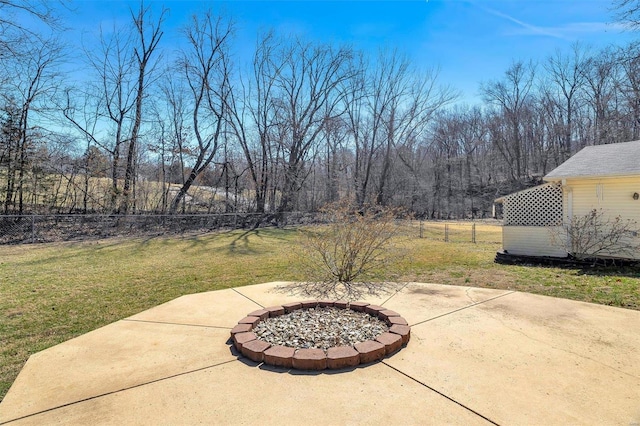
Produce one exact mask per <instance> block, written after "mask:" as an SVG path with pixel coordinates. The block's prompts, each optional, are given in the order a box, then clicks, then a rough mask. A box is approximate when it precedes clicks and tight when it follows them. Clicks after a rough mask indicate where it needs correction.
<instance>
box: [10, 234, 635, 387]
mask: <svg viewBox="0 0 640 426" xmlns="http://www.w3.org/2000/svg"><path fill="white" fill-rule="evenodd" d="M477 233H478V238H477V241H479V242H478V243H476V244H473V243H471V242H455V243H445V242H444V241H437V240H433V239H427V238H422V239H420V238H417V235H418V234H415V236H414V237H411V238H409V239H407V240H404V241H403V242H402V244H404V245H405V246H406V247H407V249H408V253H407V256H405V257H404V259H403V260H402V261H401V262H400V264H399V265H398V273H397V274H394V275H393V276H389V275H387V274H385V273H384V272H382V271H381V272H380V274H379V276H378V278H379V279H380V280H398V281H421V282H433V283H440V284H452V285H463V286H475V287H486V288H498V289H511V290H518V291H526V292H530V293H537V294H545V295H549V296H555V297H564V298H569V299H575V300H582V301H587V302H594V303H601V304H606V305H613V306H620V307H625V308H630V309H638V310H640V271H632V270H613V271H612V270H608V271H602V270H586V271H585V270H580V269H562V268H549V267H538V266H510V265H499V264H495V263H494V262H493V259H494V256H495V253H496V251H497V250H498V249H500V243H499V242H498V241H500V228H499V227H491V226H487V225H485V226H479V227H478V229H477ZM296 241H297V232H296V231H295V230H290V229H289V230H282V229H260V230H256V231H251V232H244V231H232V232H221V233H214V234H207V235H200V236H190V237H171V238H169V237H166V238H164V237H162V238H150V239H144V238H140V239H109V240H101V241H90V242H82V243H52V244H39V245H22V246H0V398H2V397H4V395H5V394H6V392H7V391H8V389H9V387H10V386H11V383H12V382H13V380H14V379H15V378H16V376H17V374H18V372H19V371H20V369H21V368H22V366H23V364H24V362H25V361H26V360H27V358H28V357H29V355H31V354H33V353H35V352H38V351H40V350H43V349H45V348H47V347H50V346H52V345H55V344H57V343H60V342H63V341H65V340H68V339H70V338H72V337H75V336H78V335H80V334H83V333H86V332H88V331H90V330H93V329H96V328H98V327H101V326H103V325H106V324H109V323H111V322H114V321H117V320H119V319H122V318H125V317H127V316H130V315H132V314H134V313H137V312H140V311H143V310H145V309H148V308H150V307H152V306H156V305H158V304H160V303H163V302H166V301H168V300H171V299H174V298H176V297H178V296H181V295H183V294H189V293H196V292H202V291H210V290H218V289H223V288H228V287H236V286H243V285H249V284H257V283H262V282H268V281H280V280H285V281H295V280H301V279H303V277H302V276H300V275H299V272H297V271H296V259H295V256H294V253H295V251H296V248H295V244H296Z"/></svg>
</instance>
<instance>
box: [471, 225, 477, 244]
mask: <svg viewBox="0 0 640 426" xmlns="http://www.w3.org/2000/svg"><path fill="white" fill-rule="evenodd" d="M471 242H472V243H474V244H475V242H476V224H475V223H474V224H473V225H471Z"/></svg>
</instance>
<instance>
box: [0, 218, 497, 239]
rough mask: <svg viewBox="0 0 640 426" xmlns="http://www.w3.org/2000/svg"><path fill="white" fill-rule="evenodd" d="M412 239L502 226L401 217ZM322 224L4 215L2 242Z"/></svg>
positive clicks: (482, 233)
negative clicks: (404, 218)
mask: <svg viewBox="0 0 640 426" xmlns="http://www.w3.org/2000/svg"><path fill="white" fill-rule="evenodd" d="M400 222H401V223H400V224H401V225H402V228H403V229H402V230H401V233H402V234H403V235H405V236H407V237H410V238H427V239H432V240H438V241H445V242H454V243H455V242H458V243H468V242H471V243H475V242H489V243H494V242H500V241H501V236H500V225H499V224H498V222H497V221H496V222H495V223H492V224H489V225H487V224H482V223H479V224H476V223H475V222H436V221H417V220H411V221H400ZM318 223H322V216H321V215H318V214H315V213H302V212H289V213H277V214H261V213H222V214H176V215H166V214H165V215H163V214H158V215H151V214H147V215H105V214H67V215H64V214H55V215H54V214H51V215H39V214H34V215H0V244H24V243H40V242H54V241H78V240H84V239H99V238H108V237H117V236H128V237H131V236H141V235H142V236H144V235H153V236H157V235H180V234H185V233H205V232H211V231H215V230H220V229H253V228H263V227H273V226H279V227H283V226H289V225H306V224H318Z"/></svg>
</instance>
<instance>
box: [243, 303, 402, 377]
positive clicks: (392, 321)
mask: <svg viewBox="0 0 640 426" xmlns="http://www.w3.org/2000/svg"><path fill="white" fill-rule="evenodd" d="M410 336H411V327H409V325H408V323H407V321H406V320H405V319H404V318H402V317H401V316H400V314H398V313H397V312H395V311H392V310H389V309H386V308H384V307H382V306H377V305H373V304H369V303H366V302H351V303H349V302H343V301H331V300H308V301H303V302H294V303H287V304H284V305H280V306H272V307H268V308H265V309H259V310H257V311H254V312H251V313H249V314H248V315H247V316H246V317H244V318H242V319H241V320H240V321H238V324H237V325H236V326H235V327H233V329H232V330H231V337H232V340H233V344H234V346H235V348H236V349H237V350H238V352H240V353H241V354H242V355H243V356H245V357H247V358H249V359H251V360H252V361H255V362H259V363H260V362H262V363H265V364H268V365H272V366H275V367H283V368H293V369H298V370H324V369H326V368H328V369H340V368H348V367H355V366H357V365H360V364H368V363H371V362H374V361H378V360H381V359H382V358H384V357H385V356H389V355H392V354H394V353H395V352H397V351H399V350H400V349H401V348H402V347H404V346H406V344H407V343H408V342H409V338H410Z"/></svg>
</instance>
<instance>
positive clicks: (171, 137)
mask: <svg viewBox="0 0 640 426" xmlns="http://www.w3.org/2000/svg"><path fill="white" fill-rule="evenodd" d="M623 3H624V2H623ZM31 6H32V7H30V8H27V9H22V8H16V7H12V3H11V2H2V3H0V12H2V13H3V15H2V16H5V18H4V19H0V59H1V60H0V109H1V113H0V211H1V212H2V213H5V214H10V213H19V214H22V213H29V212H43V211H47V212H50V211H54V212H65V213H66V212H108V213H140V212H194V211H209V212H214V211H215V212H220V211H222V212H232V211H244V212H260V213H262V212H265V213H270V212H283V211H294V210H299V211H315V210H316V209H318V208H319V207H321V206H322V205H323V204H325V203H327V202H331V201H335V200H338V199H340V198H342V197H351V198H352V199H354V200H355V201H356V202H357V203H358V204H360V205H363V204H365V203H373V204H381V205H396V206H403V207H406V208H408V209H409V210H411V211H412V212H414V213H415V214H416V215H418V216H421V217H428V218H470V217H476V218H477V217H487V216H489V215H490V212H491V206H492V203H493V200H494V199H495V198H497V197H499V196H501V195H503V194H506V193H510V192H512V191H514V190H518V189H522V188H525V187H528V186H532V185H534V184H537V183H539V182H540V179H541V177H542V176H544V175H545V174H546V173H548V172H549V171H550V170H551V169H553V168H554V167H555V166H557V165H558V164H560V163H561V162H563V161H564V160H566V159H567V158H568V157H569V156H570V155H572V154H573V153H575V152H576V151H577V150H579V149H581V148H582V147H584V146H586V145H594V144H603V143H612V142H622V141H628V140H635V139H640V72H639V71H640V57H639V55H638V52H639V48H638V46H637V45H636V44H633V43H632V44H628V45H624V46H611V47H607V48H604V49H597V50H596V49H591V48H589V47H588V46H584V45H581V44H578V43H576V44H574V45H573V47H572V49H570V50H569V51H556V52H550V54H549V56H548V58H547V59H546V60H545V61H543V62H541V63H535V64H534V63H532V62H529V61H527V60H524V59H523V60H514V62H513V63H512V65H511V66H510V67H509V68H508V69H506V70H505V72H504V74H503V76H502V77H501V78H500V79H498V80H495V81H485V82H483V83H481V84H480V87H479V90H480V93H481V94H482V99H483V101H484V103H483V104H482V105H473V106H469V105H465V104H461V103H459V102H457V101H458V99H459V98H458V95H457V92H456V90H455V88H451V87H448V86H447V85H446V75H438V72H437V68H436V67H434V68H433V69H428V70H425V69H418V68H416V67H414V66H413V65H412V63H411V60H410V58H408V57H406V56H404V55H403V54H402V53H400V52H398V51H393V50H387V51H380V52H379V53H378V54H376V55H373V56H368V55H366V54H364V53H363V52H359V51H357V50H354V49H352V48H350V47H347V46H338V45H328V44H323V43H319V42H315V41H313V40H305V39H302V38H292V37H285V36H283V35H281V34H277V33H275V32H267V33H265V34H260V35H258V37H257V42H256V44H255V46H254V48H253V52H252V58H251V60H249V61H247V62H248V63H244V62H245V61H241V60H239V59H238V58H239V54H238V52H237V48H236V46H235V45H234V42H235V39H234V31H235V28H234V23H233V21H232V20H230V19H227V18H225V17H220V16H216V15H215V14H213V13H210V12H209V13H203V14H200V15H197V16H194V17H193V18H192V20H191V22H190V23H189V24H188V25H187V26H186V27H185V28H184V30H183V31H182V40H183V42H182V44H181V45H180V48H179V50H178V51H177V52H176V51H175V50H174V49H173V47H172V48H169V47H166V46H164V45H163V41H164V28H163V25H164V19H165V13H166V12H161V13H159V14H158V12H157V11H155V12H153V11H152V10H151V9H149V8H146V7H145V6H143V5H142V4H141V6H140V8H139V9H137V10H132V11H131V16H130V20H129V22H128V24H126V25H123V26H121V27H115V28H111V29H109V30H108V31H106V30H105V31H101V32H100V35H99V36H98V37H97V38H96V39H95V40H91V41H89V42H87V43H91V48H89V47H88V46H85V48H84V49H78V48H77V46H75V47H73V48H75V49H76V51H80V52H81V53H80V54H75V55H72V54H71V53H69V52H70V49H71V47H70V46H65V45H63V44H62V42H61V41H60V40H61V38H60V34H61V32H62V31H64V25H63V24H64V23H62V22H59V21H58V20H56V17H55V9H54V8H52V7H51V4H50V3H49V2H45V1H43V2H41V3H34V4H31ZM24 15H26V16H27V17H29V19H30V21H32V22H35V23H37V25H35V26H34V28H31V27H25V26H20V25H19V24H16V22H25V20H24ZM20 16H22V18H23V19H17V17H20ZM434 65H436V64H434ZM79 70H80V71H79ZM478 78H479V79H481V78H482V76H478Z"/></svg>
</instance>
